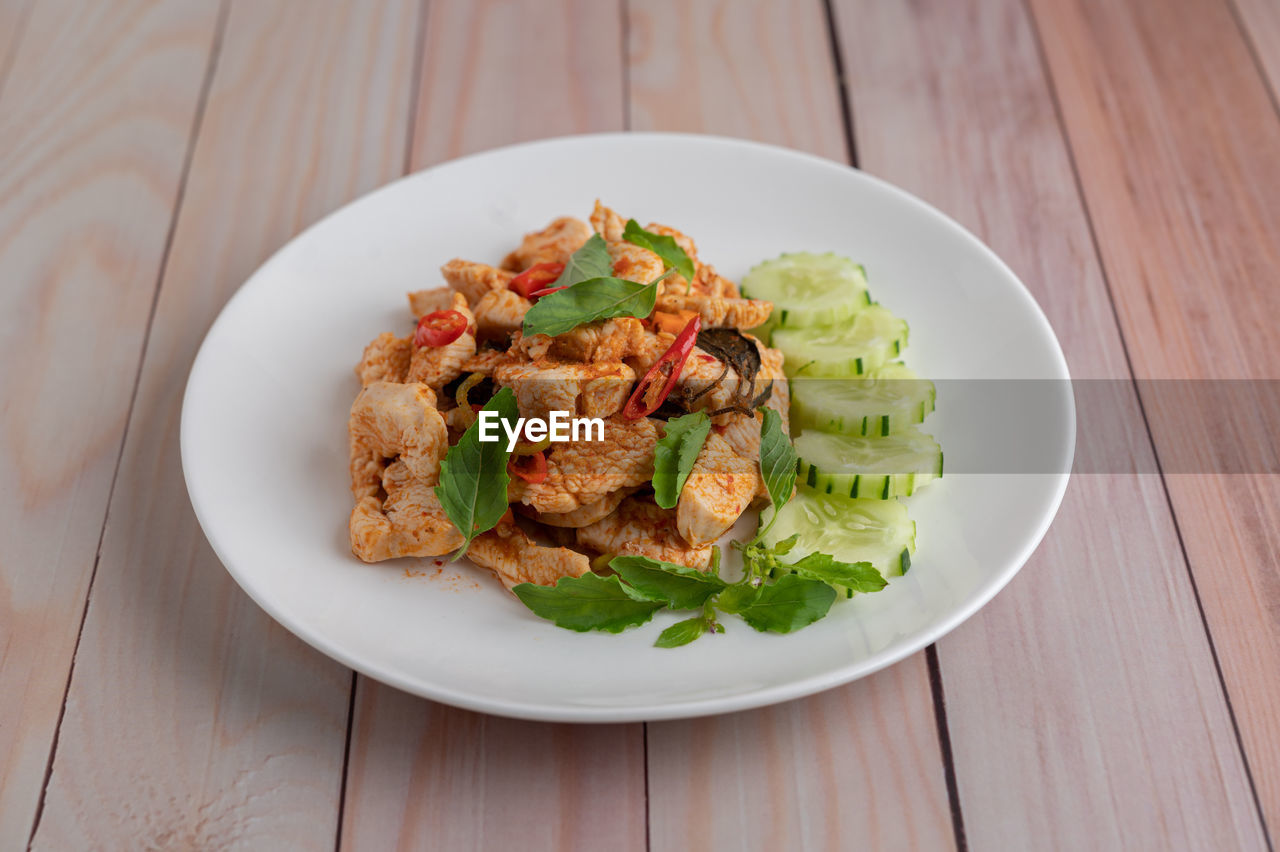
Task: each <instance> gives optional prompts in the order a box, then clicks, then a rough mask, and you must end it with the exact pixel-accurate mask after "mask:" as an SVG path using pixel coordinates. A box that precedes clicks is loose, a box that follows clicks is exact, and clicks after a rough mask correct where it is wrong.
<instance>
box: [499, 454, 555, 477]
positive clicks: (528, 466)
mask: <svg viewBox="0 0 1280 852" xmlns="http://www.w3.org/2000/svg"><path fill="white" fill-rule="evenodd" d="M507 470H509V471H510V472H511V473H513V474H515V475H516V476H518V477H520V478H521V479H523V480H524V481H525V482H527V483H529V484H530V485H537V484H538V483H539V482H544V481H546V478H547V454H546V453H544V452H543V451H542V450H538V452H536V453H530V454H529V455H527V456H515V457H513V458H512V459H511V461H509V462H507Z"/></svg>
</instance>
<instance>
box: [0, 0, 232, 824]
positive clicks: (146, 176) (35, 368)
mask: <svg viewBox="0 0 1280 852" xmlns="http://www.w3.org/2000/svg"><path fill="white" fill-rule="evenodd" d="M19 5H20V4H19ZM216 17H217V9H216V7H215V8H209V7H208V6H207V4H202V3H171V4H168V5H166V6H164V7H155V6H153V5H152V4H146V3H117V4H114V5H110V6H108V4H93V5H87V4H77V5H76V6H75V9H74V11H73V10H72V8H71V5H70V4H66V3H57V2H53V3H45V4H42V5H41V6H40V7H39V8H38V9H36V10H35V11H34V12H33V13H32V15H31V17H30V18H28V19H26V21H25V25H24V26H21V30H22V35H23V37H22V40H21V42H20V43H16V42H10V43H9V45H8V47H9V48H10V49H13V48H14V47H15V46H16V47H17V48H18V49H17V50H16V53H14V55H13V56H12V62H11V63H9V64H6V65H5V66H3V67H7V68H8V74H7V77H6V81H5V84H4V88H3V95H2V96H0V270H3V272H2V273H0V277H2V278H3V281H4V285H3V287H0V363H3V364H4V367H3V368H2V369H0V399H2V400H3V403H2V406H3V407H2V408H0V481H3V482H4V483H5V484H6V486H7V487H6V488H4V489H3V491H0V660H2V661H3V665H0V848H5V849H18V848H22V847H24V846H25V845H26V843H27V840H28V838H29V836H30V831H31V825H32V821H33V819H34V817H35V813H36V809H37V807H38V802H39V799H40V791H41V788H42V787H43V784H44V778H45V771H46V767H47V764H48V759H49V750H50V748H51V746H52V743H53V739H54V732H55V728H56V726H57V721H58V715H59V712H60V708H61V706H62V698H63V694H64V692H65V690H66V684H67V674H68V671H69V668H70V666H71V659H72V655H73V653H74V650H75V643H76V634H77V631H78V630H79V627H80V621H81V615H82V613H83V611H84V604H85V595H86V593H87V590H88V587H89V583H90V577H91V575H92V572H93V566H94V559H95V551H96V549H97V546H98V538H99V534H100V533H101V530H102V525H103V518H104V515H105V512H106V507H107V499H108V494H109V492H110V489H111V482H112V474H113V471H114V470H115V466H116V461H117V458H118V456H119V452H120V442H121V438H122V435H123V432H124V428H125V419H126V417H127V414H128V411H129V399H130V394H131V392H132V390H133V385H134V380H135V378H136V375H137V367H138V357H139V350H140V347H141V345H142V339H143V335H144V330H145V328H146V323H147V315H148V312H149V310H150V305H151V295H152V293H153V292H154V289H155V283H156V279H157V276H158V275H159V271H160V264H161V258H162V256H163V253H164V248H165V236H166V234H167V233H168V231H169V227H170V221H171V215H172V209H173V204H174V201H175V199H176V198H177V194H178V186H179V179H180V177H181V173H182V164H183V158H184V155H185V152H186V150H187V140H188V135H189V132H190V128H191V121H192V116H193V114H194V113H195V110H196V103H197V101H198V99H199V93H200V86H201V81H202V80H203V77H204V72H205V68H206V65H207V62H208V57H209V50H210V46H211V44H212V41H213V36H214V29H215V23H216ZM20 20H21V13H20V9H19V6H18V5H14V4H7V5H5V6H3V7H0V42H3V41H5V40H6V39H16V37H17V35H18V31H19V28H20V24H19V21H20ZM7 27H12V29H7ZM8 53H9V51H8V50H5V49H4V48H3V46H0V57H4V56H7V55H8Z"/></svg>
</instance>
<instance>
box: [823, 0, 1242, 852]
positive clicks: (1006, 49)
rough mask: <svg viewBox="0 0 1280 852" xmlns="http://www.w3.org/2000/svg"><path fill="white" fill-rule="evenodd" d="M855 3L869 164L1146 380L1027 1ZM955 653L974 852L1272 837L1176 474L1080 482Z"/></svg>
mask: <svg viewBox="0 0 1280 852" xmlns="http://www.w3.org/2000/svg"><path fill="white" fill-rule="evenodd" d="M836 10H837V19H838V22H839V24H840V27H839V31H840V34H841V44H842V47H843V49H844V55H845V56H846V57H847V59H848V63H849V65H848V72H849V74H848V81H849V94H850V98H851V100H852V104H853V113H854V116H855V127H856V128H857V144H858V150H859V151H860V152H861V155H862V163H863V165H864V167H865V168H867V169H868V170H869V171H872V172H874V173H876V174H878V175H881V176H883V177H885V178H887V179H889V180H891V181H894V182H895V183H898V184H899V185H901V186H904V187H905V188H907V189H908V190H911V191H913V192H915V193H917V194H919V195H921V196H923V197H924V198H926V199H927V200H929V201H931V202H933V203H935V204H937V205H938V206H939V207H941V208H942V209H943V210H944V211H946V212H947V213H949V214H950V215H952V216H954V217H955V218H957V219H958V220H959V221H960V222H961V223H962V224H964V225H966V226H967V227H969V228H971V229H973V230H974V231H975V232H976V233H977V234H978V235H979V236H980V237H982V238H983V239H984V240H986V241H987V242H988V243H989V244H990V245H991V246H992V247H993V248H994V249H995V250H996V251H997V252H998V253H999V254H1000V255H1001V257H1003V258H1004V259H1005V260H1006V261H1008V262H1009V263H1010V265H1011V266H1012V267H1013V269H1014V270H1015V271H1017V272H1018V273H1019V274H1020V276H1021V277H1022V279H1023V280H1024V281H1025V282H1026V283H1027V285H1028V286H1029V287H1030V288H1031V290H1032V291H1033V293H1034V294H1035V296H1036V298H1037V300H1038V301H1039V302H1040V304H1041V306H1042V307H1043V308H1044V309H1045V311H1046V313H1047V314H1048V316H1049V319H1050V321H1051V322H1052V323H1053V325H1054V328H1055V330H1056V331H1057V334H1058V336H1059V339H1060V340H1061V341H1062V344H1063V347H1064V350H1065V352H1066V355H1067V359H1068V361H1069V363H1070V365H1071V370H1072V373H1073V375H1074V376H1075V377H1076V378H1077V379H1080V378H1084V377H1087V378H1092V379H1102V378H1123V379H1128V377H1129V370H1128V366H1127V364H1126V361H1125V355H1124V351H1123V348H1122V344H1121V340H1120V335H1119V333H1118V329H1117V326H1116V323H1115V319H1114V316H1113V314H1112V310H1111V306H1110V303H1109V300H1108V296H1107V291H1106V286H1105V282H1104V281H1103V278H1102V273H1101V269H1100V266H1099V262H1098V258H1097V256H1096V254H1095V252H1094V250H1093V246H1092V243H1091V239H1090V234H1089V226H1088V222H1087V219H1086V214H1085V211H1084V209H1083V205H1082V202H1081V199H1080V197H1079V195H1078V193H1077V191H1076V186H1075V183H1074V178H1073V174H1072V170H1071V163H1070V160H1069V156H1068V153H1067V150H1066V144H1065V142H1064V139H1063V137H1062V132H1061V127H1060V125H1059V122H1058V120H1057V116H1056V114H1055V110H1054V104H1053V100H1052V97H1051V95H1050V91H1049V88H1048V84H1047V82H1046V80H1045V78H1044V75H1043V73H1042V67H1041V63H1040V58H1039V55H1038V53H1037V47H1036V42H1035V39H1034V34H1033V32H1032V29H1031V27H1030V22H1029V20H1028V18H1027V16H1026V14H1025V10H1024V9H1023V7H1022V6H1021V4H1020V3H1018V2H1014V1H1013V0H1010V2H988V0H970V1H969V2H963V3H960V2H941V0H937V1H936V2H927V3H921V4H916V5H915V6H914V7H912V9H911V10H908V9H906V8H904V7H902V6H901V4H898V3H894V2H890V0H844V2H840V3H838V5H837V7H836ZM1124 402H1125V403H1126V404H1127V405H1128V412H1127V417H1125V418H1123V422H1125V423H1127V424H1128V426H1129V428H1130V432H1129V434H1128V435H1127V436H1126V440H1127V441H1128V442H1129V444H1130V445H1131V447H1132V449H1133V452H1134V453H1135V457H1137V458H1142V457H1143V456H1146V457H1148V458H1149V456H1150V452H1151V450H1150V446H1149V444H1148V440H1149V439H1148V436H1147V434H1146V431H1145V428H1144V426H1143V423H1142V419H1141V415H1140V413H1139V412H1138V410H1137V407H1136V399H1135V398H1134V396H1133V394H1132V393H1130V394H1129V396H1128V399H1127V400H1124ZM1085 440H1088V436H1085ZM1148 469H1149V468H1148ZM938 653H939V659H940V662H941V668H942V676H943V681H944V685H945V691H946V697H947V718H948V721H949V722H950V729H951V743H952V748H953V753H954V757H955V771H956V776H957V783H958V788H959V793H960V800H961V803H962V807H963V813H964V817H965V829H966V832H967V836H968V837H969V839H970V841H971V845H972V846H973V848H977V849H1018V848H1035V847H1038V846H1042V845H1043V844H1044V842H1045V838H1052V839H1053V841H1052V842H1053V845H1054V846H1056V847H1061V848H1079V849H1085V848H1088V849H1120V848H1238V849H1243V848H1265V845H1266V844H1265V839H1264V837H1263V835H1262V831H1261V826H1260V823H1259V820H1258V815H1257V813H1256V810H1255V808H1254V805H1253V800H1252V795H1251V792H1250V789H1249V781H1248V778H1247V775H1246V772H1245V768H1244V764H1243V760H1242V758H1241V755H1240V752H1239V749H1238V747H1237V744H1236V741H1235V738H1234V734H1233V730H1232V723H1231V719H1230V716H1229V714H1228V711H1227V707H1226V703H1225V699H1224V696H1223V693H1222V689H1221V685H1220V683H1219V681H1218V678H1217V675H1216V672H1215V669H1214V663H1213V659H1212V656H1211V651H1210V648H1209V644H1208V640H1207V638H1206V636H1205V632H1204V629H1203V625H1202V623H1201V620H1200V616H1199V613H1198V610H1197V607H1196V601H1195V596H1194V591H1193V589H1192V586H1191V583H1190V581H1189V579H1188V576H1187V573H1186V566H1185V563H1184V561H1183V558H1182V553H1181V551H1180V549H1179V546H1178V541H1177V535H1176V532H1175V530H1174V527H1173V523H1172V518H1171V516H1170V513H1169V511H1168V507H1167V505H1166V504H1165V501H1164V494H1163V491H1162V488H1161V483H1160V480H1159V478H1158V477H1156V476H1150V475H1147V476H1134V475H1122V474H1119V473H1118V472H1117V474H1116V475H1102V474H1095V475H1090V474H1086V475H1079V474H1078V475H1077V476H1076V477H1075V478H1074V479H1073V481H1072V483H1071V486H1070V488H1069V489H1068V493H1067V497H1066V499H1065V501H1064V503H1063V506H1062V509H1061V511H1060V512H1059V514H1058V517H1057V520H1056V521H1055V523H1054V526H1053V527H1052V529H1051V530H1050V531H1049V534H1048V536H1047V537H1046V539H1045V541H1044V543H1043V544H1041V546H1040V548H1039V550H1038V552H1037V553H1036V555H1035V556H1034V557H1033V558H1032V560H1031V561H1030V562H1029V563H1028V565H1027V566H1026V568H1025V569H1024V570H1023V571H1022V573H1021V574H1020V575H1019V576H1018V577H1017V578H1016V579H1015V580H1014V582H1013V583H1012V584H1011V586H1010V587H1009V588H1008V589H1007V590H1006V591H1004V592H1003V593H1002V594H1001V595H1000V596H999V597H998V598H997V599H996V600H995V601H994V602H993V603H992V604H990V605H989V606H988V607H987V608H986V609H984V610H983V611H982V612H981V613H979V614H978V615H977V616H975V617H974V618H973V619H972V620H970V621H969V622H968V623H966V624H965V625H964V626H962V627H961V628H959V629H958V630H957V631H955V633H953V634H952V635H950V636H948V637H946V638H945V639H943V640H942V641H940V642H939V645H938ZM1171 744H1176V747H1171Z"/></svg>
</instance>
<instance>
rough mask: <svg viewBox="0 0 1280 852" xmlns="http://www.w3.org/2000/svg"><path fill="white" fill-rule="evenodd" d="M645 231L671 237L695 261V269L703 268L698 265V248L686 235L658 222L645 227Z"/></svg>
mask: <svg viewBox="0 0 1280 852" xmlns="http://www.w3.org/2000/svg"><path fill="white" fill-rule="evenodd" d="M645 230H646V231H649V232H650V233H653V234H661V235H663V236H664V237H671V239H673V240H675V241H676V245H678V246H680V248H682V249H684V253H685V254H687V255H689V259H690V260H692V261H693V266H694V269H697V268H698V267H699V266H701V264H699V263H698V247H697V246H696V245H694V242H693V239H692V238H690V237H688V236H685V234H683V233H681V232H680V231H677V230H676V229H675V228H673V227H671V226H670V225H659V224H658V223H657V222H650V223H649V224H648V225H647V226H646V227H645ZM695 278H696V276H695Z"/></svg>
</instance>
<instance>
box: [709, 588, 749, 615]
mask: <svg viewBox="0 0 1280 852" xmlns="http://www.w3.org/2000/svg"><path fill="white" fill-rule="evenodd" d="M759 593H760V589H759V588H757V587H755V586H753V585H751V584H750V583H735V584H734V585H732V586H730V587H729V588H727V589H725V590H724V591H723V592H721V593H720V595H719V596H718V597H717V598H716V609H719V610H720V611H721V612H742V611H743V610H744V609H746V608H747V607H749V606H751V604H753V603H754V602H755V599H756V597H757V596H758V595H759Z"/></svg>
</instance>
